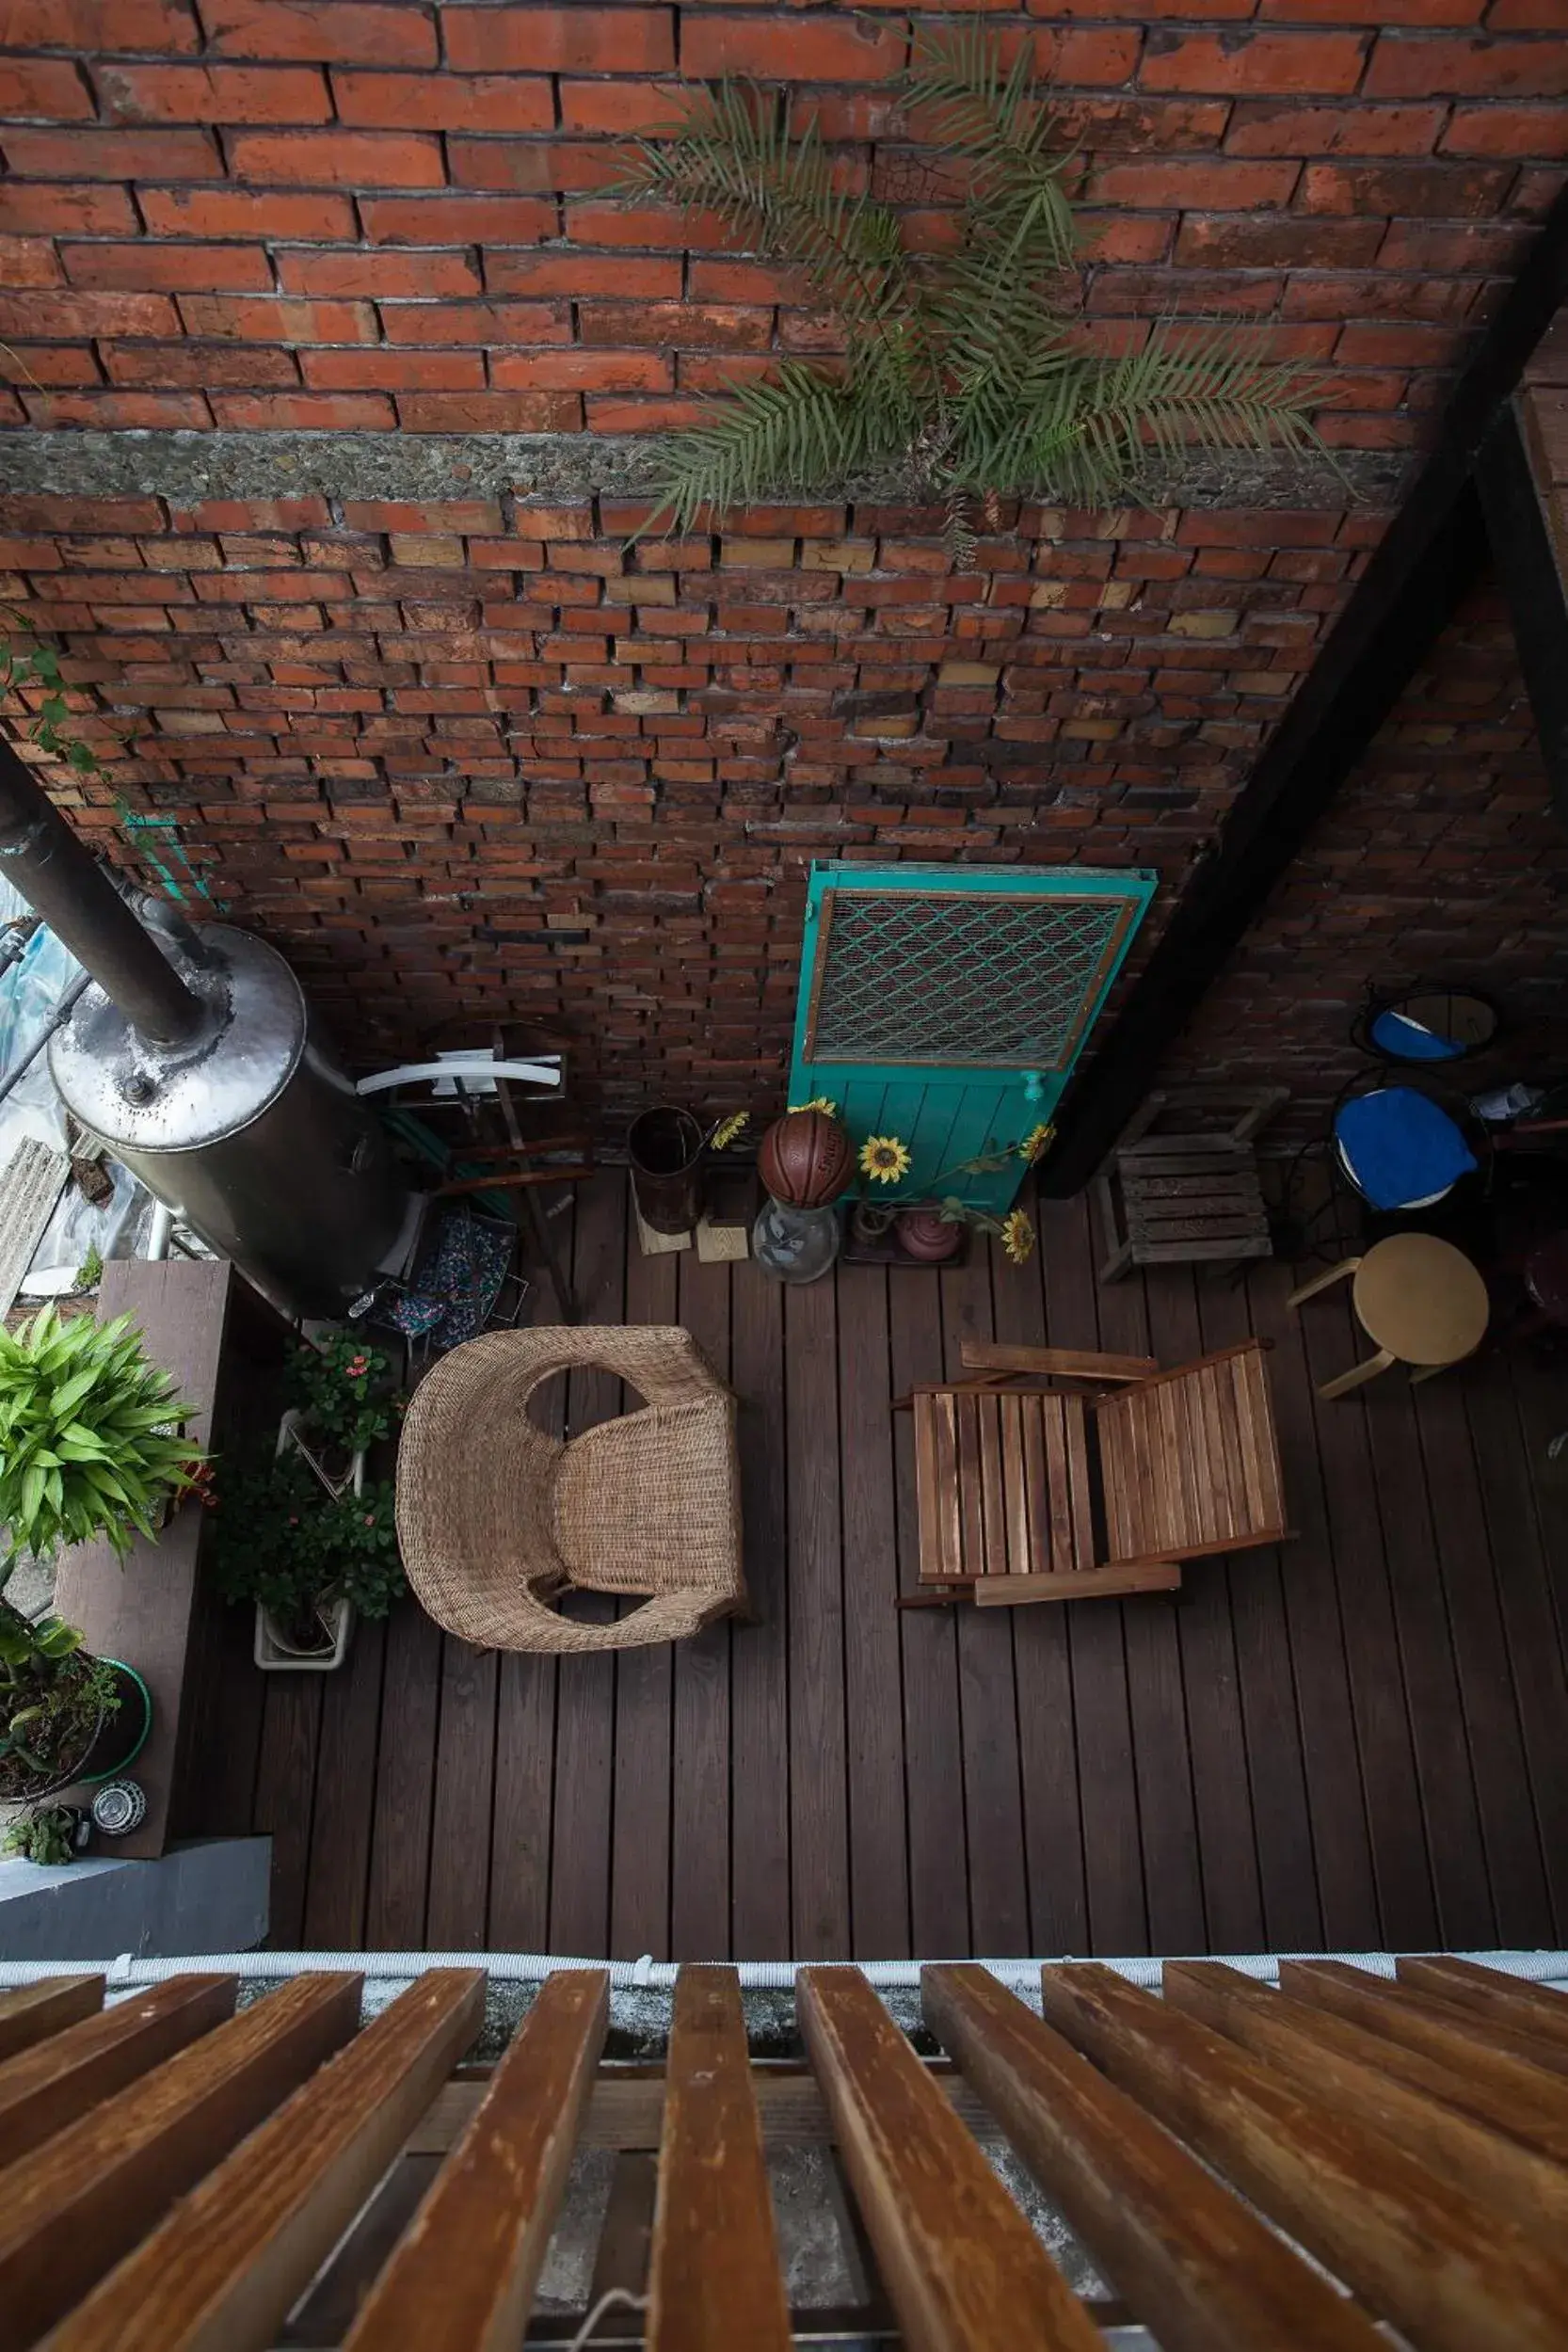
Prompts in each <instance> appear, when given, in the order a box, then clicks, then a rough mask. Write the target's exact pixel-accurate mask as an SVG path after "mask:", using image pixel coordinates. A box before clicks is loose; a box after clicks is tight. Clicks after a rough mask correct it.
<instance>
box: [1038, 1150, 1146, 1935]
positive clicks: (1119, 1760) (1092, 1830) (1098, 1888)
mask: <svg viewBox="0 0 1568 2352" xmlns="http://www.w3.org/2000/svg"><path fill="white" fill-rule="evenodd" d="M1039 1227H1040V1247H1041V1252H1042V1256H1043V1261H1044V1263H1043V1272H1044V1275H1045V1285H1046V1302H1047V1325H1048V1333H1049V1338H1050V1344H1051V1346H1052V1347H1053V1348H1087V1349H1097V1348H1098V1346H1099V1318H1098V1312H1097V1307H1096V1296H1095V1289H1096V1285H1095V1271H1094V1257H1093V1253H1092V1247H1091V1240H1092V1237H1091V1234H1090V1228H1089V1210H1088V1203H1087V1201H1086V1200H1085V1199H1084V1198H1083V1197H1082V1196H1081V1195H1080V1197H1079V1198H1078V1199H1076V1200H1069V1201H1044V1200H1043V1201H1042V1202H1041V1203H1040V1208H1039ZM1134 1606H1135V1607H1136V1606H1137V1604H1136V1603H1134ZM1068 1640H1069V1643H1070V1648H1071V1659H1072V1677H1073V1720H1074V1722H1075V1724H1076V1726H1077V1733H1078V1772H1079V1790H1080V1800H1081V1806H1082V1820H1083V1855H1084V1869H1085V1875H1086V1879H1087V1891H1088V1904H1089V1938H1088V1949H1089V1950H1091V1951H1095V1952H1104V1953H1107V1954H1110V1955H1113V1956H1117V1957H1119V1956H1122V1955H1130V1954H1133V1953H1138V1952H1146V1951H1147V1950H1148V1949H1149V1928H1148V1913H1147V1911H1146V1909H1145V1905H1144V1854H1143V1843H1142V1839H1141V1836H1140V1832H1139V1824H1138V1787H1137V1776H1136V1771H1135V1768H1134V1763H1133V1753H1132V1716H1131V1709H1130V1705H1129V1703H1128V1677H1127V1645H1126V1639H1125V1635H1124V1631H1123V1624H1122V1604H1121V1602H1120V1601H1113V1600H1102V1601H1083V1602H1080V1603H1079V1604H1078V1605H1077V1606H1073V1607H1071V1624H1070V1626H1069V1629H1068Z"/></svg>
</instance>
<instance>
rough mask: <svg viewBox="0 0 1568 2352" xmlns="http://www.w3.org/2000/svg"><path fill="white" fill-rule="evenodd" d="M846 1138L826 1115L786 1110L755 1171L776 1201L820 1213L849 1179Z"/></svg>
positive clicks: (763, 1144)
mask: <svg viewBox="0 0 1568 2352" xmlns="http://www.w3.org/2000/svg"><path fill="white" fill-rule="evenodd" d="M850 1165H851V1162H850V1148H849V1137H848V1136H847V1135H846V1134H845V1133H844V1130H843V1128H841V1127H840V1124H839V1122H838V1120H837V1119H834V1118H830V1117H829V1116H828V1114H827V1112H825V1111H789V1112H785V1114H784V1116H783V1118H781V1119H775V1121H774V1123H773V1125H772V1127H770V1128H769V1129H768V1131H767V1133H766V1134H765V1135H764V1136H763V1138H762V1142H761V1146H760V1150H759V1151H758V1154H757V1170H758V1174H759V1175H760V1176H761V1179H762V1181H763V1183H764V1184H765V1185H766V1186H767V1188H768V1191H769V1192H771V1193H772V1194H773V1197H774V1199H775V1200H776V1201H783V1202H784V1203H785V1204H786V1206H787V1207H789V1208H824V1206H825V1205H826V1203H827V1202H828V1201H832V1200H837V1199H838V1197H839V1194H840V1192H842V1191H843V1189H844V1187H845V1185H846V1184H847V1183H848V1182H849V1177H850Z"/></svg>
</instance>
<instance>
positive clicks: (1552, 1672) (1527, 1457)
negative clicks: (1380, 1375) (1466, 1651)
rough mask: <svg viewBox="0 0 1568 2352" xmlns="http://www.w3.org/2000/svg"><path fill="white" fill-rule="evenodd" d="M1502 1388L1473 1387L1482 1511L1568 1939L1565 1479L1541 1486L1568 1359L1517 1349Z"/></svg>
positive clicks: (1567, 1409) (1562, 1415)
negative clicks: (1557, 1588) (1551, 1361)
mask: <svg viewBox="0 0 1568 2352" xmlns="http://www.w3.org/2000/svg"><path fill="white" fill-rule="evenodd" d="M1487 1369H1488V1372H1489V1374H1490V1375H1491V1376H1490V1377H1488V1378H1486V1379H1484V1380H1482V1379H1479V1378H1478V1379H1474V1380H1472V1381H1470V1382H1469V1383H1468V1384H1467V1385H1466V1394H1465V1402H1466V1406H1467V1409H1468V1411H1469V1415H1470V1428H1471V1432H1472V1433H1473V1435H1474V1438H1475V1446H1476V1466H1477V1470H1478V1473H1479V1475H1480V1490H1481V1507H1482V1509H1483V1510H1484V1512H1485V1513H1486V1522H1487V1529H1488V1534H1489V1536H1490V1539H1491V1544H1492V1561H1493V1566H1494V1567H1495V1569H1496V1576H1497V1589H1498V1592H1499V1593H1500V1595H1501V1598H1502V1605H1503V1622H1504V1625H1505V1627H1506V1629H1507V1633H1508V1643H1509V1654H1510V1656H1511V1659H1512V1666H1513V1680H1514V1688H1515V1689H1516V1691H1517V1692H1518V1697H1519V1714H1520V1720H1521V1722H1522V1724H1523V1727H1524V1734H1525V1747H1526V1752H1527V1754H1528V1757H1529V1764H1530V1778H1531V1783H1532V1786H1533V1793H1534V1797H1535V1811H1536V1819H1537V1822H1538V1823H1539V1825H1540V1830H1541V1844H1542V1849H1543V1852H1544V1857H1545V1864H1546V1880H1547V1885H1548V1888H1549V1891H1550V1894H1551V1898H1552V1909H1553V1912H1554V1914H1555V1918H1556V1937H1557V1941H1558V1942H1559V1943H1561V1942H1562V1940H1563V1938H1564V1936H1568V1770H1564V1768H1563V1759H1564V1757H1568V1654H1565V1651H1564V1645H1563V1639H1562V1634H1563V1626H1562V1621H1561V1620H1560V1617H1559V1614H1558V1606H1557V1599H1556V1596H1555V1595H1554V1591H1553V1582H1554V1578H1553V1571H1554V1567H1555V1568H1556V1569H1557V1570H1558V1571H1559V1573H1560V1578H1561V1590H1562V1599H1563V1602H1564V1603H1565V1604H1568V1480H1563V1481H1562V1484H1561V1486H1560V1487H1553V1486H1551V1485H1549V1484H1538V1483H1537V1477H1538V1473H1539V1471H1540V1470H1541V1469H1542V1468H1543V1467H1544V1464H1545V1460H1546V1448H1547V1446H1548V1444H1549V1443H1550V1441H1551V1439H1552V1438H1553V1437H1555V1436H1557V1435H1558V1434H1559V1432H1560V1431H1562V1430H1564V1429H1568V1364H1563V1365H1560V1366H1559V1365H1544V1364H1543V1363H1541V1362H1539V1361H1538V1360H1537V1359H1535V1358H1534V1357H1532V1356H1530V1355H1528V1354H1527V1353H1525V1352H1523V1351H1520V1352H1516V1353H1515V1355H1514V1357H1513V1359H1512V1363H1511V1365H1510V1370H1511V1372H1512V1381H1511V1382H1510V1383H1509V1384H1508V1386H1507V1387H1505V1385H1504V1384H1503V1382H1502V1381H1501V1379H1500V1378H1498V1377H1497V1376H1496V1373H1497V1371H1498V1370H1500V1367H1497V1368H1494V1367H1493V1366H1488V1368H1487Z"/></svg>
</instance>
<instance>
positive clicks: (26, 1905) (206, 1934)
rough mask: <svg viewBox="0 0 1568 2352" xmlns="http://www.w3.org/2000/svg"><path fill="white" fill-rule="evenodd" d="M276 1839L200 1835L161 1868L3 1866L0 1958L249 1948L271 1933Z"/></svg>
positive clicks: (115, 1863)
mask: <svg viewBox="0 0 1568 2352" xmlns="http://www.w3.org/2000/svg"><path fill="white" fill-rule="evenodd" d="M271 1867H272V1840H271V1838H270V1837H213V1838H194V1839H192V1840H191V1841H190V1842H189V1843H188V1844H186V1845H183V1846H174V1847H171V1848H169V1850H168V1853H167V1854H164V1855H162V1856H160V1858H159V1859H158V1860H157V1861H156V1862H130V1861H122V1860H120V1858H119V1857H117V1856H115V1855H112V1854H107V1855H102V1856H99V1855H94V1856H93V1857H92V1858H91V1859H90V1860H88V1861H84V1862H73V1863H67V1864H62V1865H60V1866H59V1867H58V1868H47V1867H45V1866H44V1865H43V1864H39V1863H32V1862H0V1960H113V1959H115V1958H116V1957H117V1956H118V1955H119V1954H120V1953H121V1952H128V1953H130V1954H132V1955H133V1956H134V1957H135V1958H136V1959H138V1960H158V1959H162V1958H164V1957H166V1956H168V1954H170V1953H182V1954H183V1953H187V1952H188V1953H191V1954H197V1953H202V1952H248V1951H252V1950H254V1949H255V1947H256V1946H257V1945H258V1944H261V1943H262V1942H263V1940H264V1937H265V1935H266V1931H267V1923H268V1918H269V1912H268V1900H267V1890H268V1880H269V1877H270V1873H271Z"/></svg>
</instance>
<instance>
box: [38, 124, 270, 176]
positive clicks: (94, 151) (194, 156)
mask: <svg viewBox="0 0 1568 2352" xmlns="http://www.w3.org/2000/svg"><path fill="white" fill-rule="evenodd" d="M0 147H3V148H4V150H5V155H6V163H7V165H8V168H9V169H10V170H12V171H14V172H17V173H19V174H20V175H21V176H22V178H24V179H36V180H221V179H222V177H223V158H222V156H221V155H220V154H219V153H218V152H217V142H216V139H215V138H214V137H213V136H212V134H211V133H210V132H208V131H102V130H96V129H94V130H80V131H77V130H58V131H56V130H47V131H43V130H32V129H24V128H21V127H18V128H16V129H12V128H10V127H9V126H7V128H6V129H4V130H3V131H0Z"/></svg>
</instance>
